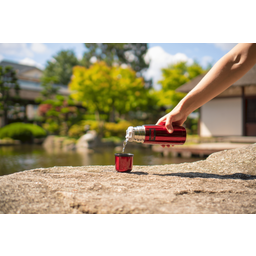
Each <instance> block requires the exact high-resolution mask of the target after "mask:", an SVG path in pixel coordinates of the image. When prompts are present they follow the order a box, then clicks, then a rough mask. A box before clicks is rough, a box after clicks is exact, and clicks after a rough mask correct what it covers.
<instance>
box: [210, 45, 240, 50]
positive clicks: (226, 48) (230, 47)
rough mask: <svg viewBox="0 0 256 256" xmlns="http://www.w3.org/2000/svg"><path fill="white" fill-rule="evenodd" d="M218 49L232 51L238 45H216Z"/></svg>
mask: <svg viewBox="0 0 256 256" xmlns="http://www.w3.org/2000/svg"><path fill="white" fill-rule="evenodd" d="M214 45H215V46H216V47H217V48H220V49H221V50H223V51H230V50H231V49H232V48H233V47H234V46H236V45H237V44H214Z"/></svg>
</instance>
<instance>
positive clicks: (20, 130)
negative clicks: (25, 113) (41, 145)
mask: <svg viewBox="0 0 256 256" xmlns="http://www.w3.org/2000/svg"><path fill="white" fill-rule="evenodd" d="M46 135H47V134H46V131H45V130H44V129H43V128H41V127H40V126H37V125H34V124H25V123H12V124H9V125H6V126H5V127H3V128H1V129H0V139H2V138H5V137H8V138H11V139H14V140H20V141H21V142H31V141H32V140H33V138H43V137H45V136H46Z"/></svg>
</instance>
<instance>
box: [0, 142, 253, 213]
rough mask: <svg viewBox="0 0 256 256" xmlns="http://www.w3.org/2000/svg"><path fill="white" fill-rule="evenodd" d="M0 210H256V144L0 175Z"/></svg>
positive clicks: (236, 211)
mask: <svg viewBox="0 0 256 256" xmlns="http://www.w3.org/2000/svg"><path fill="white" fill-rule="evenodd" d="M0 213H13V214H16V213H23V214H28V213H41V214H45V213H51V214H57V213H58V214H63V213H67V214H71V213H89V214H92V213H99V214H112V213H117V214H119V213H124V214H128V213H135V214H140V213H143V214H180V213H182V214H215V213H219V214H227V213H230V214H248V213H251V214H254V213H256V144H252V145H249V146H246V147H242V148H237V149H232V150H225V151H221V152H217V153H214V154H212V155H210V156H209V157H208V158H207V159H206V160H203V161H198V162H193V163H183V164H171V165H153V166H134V168H133V171H132V172H131V173H118V172H116V171H115V168H114V166H112V165H110V166H81V167H69V166H67V167H52V168H38V169H34V170H28V171H23V172H19V173H14V174H10V175H5V176H2V177H0Z"/></svg>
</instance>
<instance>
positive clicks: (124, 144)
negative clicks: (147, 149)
mask: <svg viewBox="0 0 256 256" xmlns="http://www.w3.org/2000/svg"><path fill="white" fill-rule="evenodd" d="M127 142H128V138H127V139H126V140H125V141H124V143H123V150H122V153H124V150H125V146H126V145H127Z"/></svg>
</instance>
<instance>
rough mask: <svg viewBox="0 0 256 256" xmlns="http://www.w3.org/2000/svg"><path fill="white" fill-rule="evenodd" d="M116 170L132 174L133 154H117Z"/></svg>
mask: <svg viewBox="0 0 256 256" xmlns="http://www.w3.org/2000/svg"><path fill="white" fill-rule="evenodd" d="M115 163H116V170H117V171H118V172H130V171H131V170H132V164H133V154H130V153H127V154H122V153H116V154H115Z"/></svg>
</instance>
